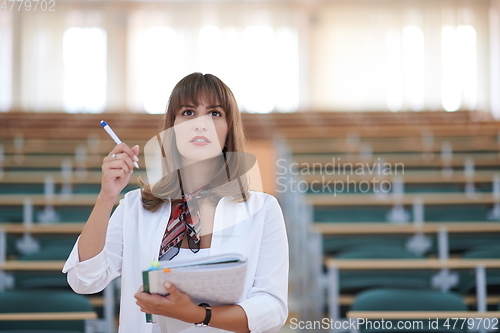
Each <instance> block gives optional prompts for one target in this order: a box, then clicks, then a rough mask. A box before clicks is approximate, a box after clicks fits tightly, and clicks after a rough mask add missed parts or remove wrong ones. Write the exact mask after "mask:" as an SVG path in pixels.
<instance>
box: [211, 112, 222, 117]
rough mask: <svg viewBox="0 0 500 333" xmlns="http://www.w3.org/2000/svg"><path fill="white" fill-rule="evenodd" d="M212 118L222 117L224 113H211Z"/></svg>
mask: <svg viewBox="0 0 500 333" xmlns="http://www.w3.org/2000/svg"><path fill="white" fill-rule="evenodd" d="M210 114H211V115H212V117H221V116H222V113H221V112H220V111H210Z"/></svg>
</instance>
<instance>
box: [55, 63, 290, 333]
mask: <svg viewBox="0 0 500 333" xmlns="http://www.w3.org/2000/svg"><path fill="white" fill-rule="evenodd" d="M162 130H163V132H162V133H161V134H162V135H161V136H160V135H159V136H158V137H157V138H153V140H154V141H151V142H160V143H161V145H160V146H159V147H158V150H160V152H161V156H163V159H162V163H163V167H162V168H161V169H162V177H161V179H159V180H158V181H155V182H153V181H150V182H149V183H146V184H143V188H142V189H141V190H133V191H130V192H128V193H127V194H126V195H125V197H124V199H122V200H121V201H120V204H119V205H118V207H117V208H116V210H115V211H114V212H113V214H112V216H111V217H109V216H110V215H111V211H112V209H113V206H114V203H115V202H116V200H117V197H118V195H119V194H120V192H121V190H122V189H123V188H124V187H125V186H126V185H127V184H128V182H129V180H130V176H131V174H132V171H133V163H134V161H135V162H137V161H138V155H139V147H138V146H135V147H132V148H129V147H128V146H127V145H126V144H124V143H122V144H120V145H117V146H116V147H115V148H114V149H113V150H112V151H111V152H110V154H109V155H108V156H107V157H105V158H104V160H103V166H102V171H103V175H102V185H101V191H100V193H99V195H98V197H97V201H96V204H95V206H94V209H93V210H92V213H91V215H90V217H89V219H88V221H87V223H86V224H85V227H84V229H83V231H82V234H81V235H80V237H79V239H78V241H77V243H76V244H75V247H74V249H73V251H72V252H71V254H70V256H69V258H68V260H67V262H66V264H65V266H64V269H63V272H67V274H68V282H69V284H70V285H71V287H72V288H73V289H74V290H75V291H76V292H78V293H95V292H99V291H101V290H102V289H104V287H106V285H107V284H108V283H109V282H110V281H111V280H113V279H114V278H116V277H118V276H121V277H122V279H121V301H120V302H121V305H120V327H119V331H120V332H131V333H132V332H133V333H137V332H141V333H142V332H145V333H146V332H147V333H149V332H157V331H159V328H158V327H156V325H155V324H150V323H146V320H145V315H144V313H152V314H157V315H162V316H166V317H171V318H175V319H179V320H182V321H184V322H187V323H193V329H189V331H190V332H191V331H192V330H194V331H204V332H209V331H211V330H212V329H214V330H215V329H220V330H224V331H232V332H276V331H278V330H279V329H280V328H281V326H282V325H283V324H284V322H285V320H286V318H287V315H288V309H287V293H288V243H287V237H286V231H285V225H284V221H283V215H282V212H281V208H280V207H279V204H278V202H277V200H276V199H275V198H274V197H273V196H271V195H268V194H265V193H262V192H256V191H250V190H249V189H248V180H247V178H246V176H245V173H246V172H247V171H248V169H249V167H250V166H249V165H248V161H249V159H248V158H246V156H245V153H244V134H243V127H242V122H241V116H240V113H239V110H238V106H237V104H236V101H235V99H234V96H233V94H232V92H231V90H230V89H229V88H228V87H227V86H226V85H225V84H224V83H223V82H222V81H221V80H220V79H218V78H217V77H215V76H213V75H210V74H205V75H203V74H201V73H193V74H191V75H188V76H186V77H185V78H183V79H182V80H181V81H180V82H179V83H178V84H177V85H176V86H175V88H174V90H173V92H172V94H171V96H170V99H169V104H168V107H167V112H166V116H165V121H164V124H163V126H162ZM148 145H149V143H148ZM153 146H154V145H153ZM148 168H149V166H148ZM149 175H150V173H149V170H148V176H149ZM152 178H153V177H151V179H152ZM223 253H239V254H241V255H242V256H244V257H245V258H246V259H247V263H248V267H247V274H246V279H245V291H244V299H243V301H241V302H240V303H238V304H233V305H224V306H213V307H209V306H207V305H206V304H204V305H202V306H200V305H198V304H195V303H193V302H192V301H191V299H190V298H189V296H188V295H186V294H185V293H183V292H181V291H180V290H179V289H177V288H176V287H175V285H173V284H168V283H167V284H166V285H165V289H166V290H167V292H168V293H169V295H168V296H160V295H155V294H148V293H144V292H142V289H141V286H142V271H143V270H147V269H148V268H149V267H150V266H151V263H152V262H153V261H156V260H170V261H172V262H175V261H176V260H180V259H189V258H193V259H194V258H199V257H200V256H211V255H216V254H223ZM194 324H202V325H206V324H208V326H205V327H198V326H195V325H194Z"/></svg>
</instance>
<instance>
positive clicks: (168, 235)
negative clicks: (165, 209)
mask: <svg viewBox="0 0 500 333" xmlns="http://www.w3.org/2000/svg"><path fill="white" fill-rule="evenodd" d="M205 187H206V186H204V187H202V188H200V189H199V190H196V191H194V192H193V193H188V194H183V195H182V199H181V202H180V203H178V204H176V205H175V207H173V208H172V213H171V218H170V220H169V221H168V224H167V228H166V229H165V233H164V234H163V240H162V242H161V247H160V254H159V258H160V259H161V258H162V257H163V255H165V253H166V252H167V251H168V250H169V249H171V248H173V247H176V246H177V247H180V246H181V244H182V239H183V238H184V235H185V234H186V230H187V235H188V237H189V238H188V245H189V248H190V249H191V251H193V253H197V252H198V251H199V250H200V236H201V235H200V233H201V223H200V207H199V206H198V199H200V198H203V197H205V196H206V195H207V193H206V192H207V191H206V190H205Z"/></svg>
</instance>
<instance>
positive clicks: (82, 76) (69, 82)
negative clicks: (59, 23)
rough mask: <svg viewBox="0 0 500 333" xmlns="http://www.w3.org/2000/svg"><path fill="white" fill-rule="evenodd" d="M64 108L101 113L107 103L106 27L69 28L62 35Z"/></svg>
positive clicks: (72, 111)
mask: <svg viewBox="0 0 500 333" xmlns="http://www.w3.org/2000/svg"><path fill="white" fill-rule="evenodd" d="M63 60H64V95H63V108H64V111H66V112H70V113H76V112H89V113H100V112H102V111H103V110H104V108H105V107H106V83H107V80H106V77H107V75H106V31H105V30H104V29H102V28H91V27H85V28H78V27H72V28H68V29H67V30H66V31H65V32H64V36H63Z"/></svg>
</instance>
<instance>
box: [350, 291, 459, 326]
mask: <svg viewBox="0 0 500 333" xmlns="http://www.w3.org/2000/svg"><path fill="white" fill-rule="evenodd" d="M351 310H352V311H467V305H466V304H465V303H464V301H463V300H462V297H461V296H459V295H457V294H454V293H443V292H439V291H433V290H410V289H372V290H367V291H365V292H362V293H360V294H359V295H357V297H356V299H355V300H354V303H353V304H352V306H351ZM381 319H382V318H381ZM375 321H376V320H373V322H375ZM386 321H388V320H386ZM415 321H416V320H412V322H415ZM418 321H419V322H420V321H421V322H422V324H423V325H422V326H421V327H415V328H409V329H397V322H398V320H390V321H389V322H391V324H390V325H392V329H390V330H387V329H386V330H384V329H375V328H374V327H373V326H374V325H372V327H370V325H363V327H360V331H361V332H364V333H369V332H377V333H380V332H418V333H422V332H429V333H431V332H434V333H435V332H442V333H452V332H456V333H458V332H466V329H467V328H466V327H465V328H464V329H463V330H460V329H457V328H456V329H453V328H452V327H445V326H444V325H443V324H445V322H444V320H440V321H439V322H438V326H437V327H436V328H434V327H432V326H431V327H432V328H431V329H429V327H430V326H429V324H430V323H429V320H428V319H425V318H422V319H421V320H418ZM388 326H389V324H386V326H385V328H387V327H388Z"/></svg>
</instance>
